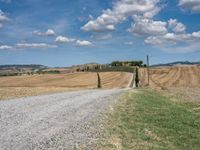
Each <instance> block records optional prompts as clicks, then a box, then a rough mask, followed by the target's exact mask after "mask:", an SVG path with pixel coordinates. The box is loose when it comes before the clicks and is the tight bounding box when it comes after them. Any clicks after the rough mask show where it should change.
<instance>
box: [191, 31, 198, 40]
mask: <svg viewBox="0 0 200 150" xmlns="http://www.w3.org/2000/svg"><path fill="white" fill-rule="evenodd" d="M192 36H193V37H194V38H200V31H198V32H193V33H192Z"/></svg>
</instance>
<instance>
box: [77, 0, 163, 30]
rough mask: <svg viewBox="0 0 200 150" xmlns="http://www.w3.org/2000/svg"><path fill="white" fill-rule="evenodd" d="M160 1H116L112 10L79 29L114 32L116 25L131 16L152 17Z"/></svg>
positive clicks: (156, 11)
mask: <svg viewBox="0 0 200 150" xmlns="http://www.w3.org/2000/svg"><path fill="white" fill-rule="evenodd" d="M159 2H160V0H117V1H116V2H115V3H114V4H113V7H112V9H107V10H104V11H103V12H102V15H100V16H99V17H97V19H94V20H93V19H92V20H90V21H89V22H88V23H86V24H85V25H84V26H83V27H82V28H81V29H82V30H84V31H87V32H89V31H93V32H103V31H113V30H115V26H116V24H118V23H120V22H122V21H124V20H126V19H127V18H128V17H130V16H133V15H136V14H137V15H142V16H144V17H150V18H151V17H153V16H155V15H156V14H157V13H158V12H159V11H160V7H159V6H158V4H159Z"/></svg>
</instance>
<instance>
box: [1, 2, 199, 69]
mask: <svg viewBox="0 0 200 150" xmlns="http://www.w3.org/2000/svg"><path fill="white" fill-rule="evenodd" d="M147 54H148V55H150V58H151V64H156V63H166V62H172V61H181V60H182V61H185V60H189V61H200V1H199V0H173V1H172V0H48V1H42V0H0V65H4V64H43V65H47V66H70V65H76V64H83V63H89V62H98V63H109V62H111V61H113V60H133V59H134V60H135V59H137V60H143V61H145V58H146V55H147Z"/></svg>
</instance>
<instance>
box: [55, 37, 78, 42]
mask: <svg viewBox="0 0 200 150" xmlns="http://www.w3.org/2000/svg"><path fill="white" fill-rule="evenodd" d="M75 40H76V39H72V38H68V37H65V36H58V37H56V40H55V42H56V43H71V42H74V41H75Z"/></svg>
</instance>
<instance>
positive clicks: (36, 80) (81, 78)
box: [0, 72, 133, 99]
mask: <svg viewBox="0 0 200 150" xmlns="http://www.w3.org/2000/svg"><path fill="white" fill-rule="evenodd" d="M100 76H101V82H102V88H106V89H111V88H126V87H129V86H130V83H131V81H132V77H133V76H132V74H131V73H122V72H103V73H100ZM96 87H97V75H96V73H88V72H86V73H69V74H45V75H32V76H13V77H1V78H0V99H7V98H15V97H23V96H30V95H31V96H32V95H38V94H47V93H52V92H53V93H54V92H63V91H68V90H80V89H94V88H96Z"/></svg>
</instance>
